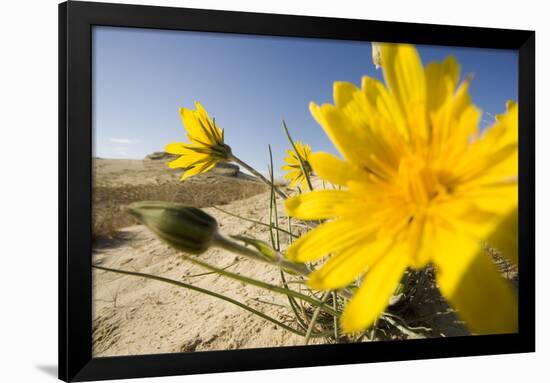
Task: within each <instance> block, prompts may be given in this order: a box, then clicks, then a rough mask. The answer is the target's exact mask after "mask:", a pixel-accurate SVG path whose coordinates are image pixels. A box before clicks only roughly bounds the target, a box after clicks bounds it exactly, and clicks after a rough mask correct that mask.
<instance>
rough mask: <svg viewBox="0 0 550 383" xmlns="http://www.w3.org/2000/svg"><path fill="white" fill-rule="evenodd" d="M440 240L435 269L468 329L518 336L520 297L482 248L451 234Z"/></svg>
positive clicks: (448, 297) (446, 296)
mask: <svg viewBox="0 0 550 383" xmlns="http://www.w3.org/2000/svg"><path fill="white" fill-rule="evenodd" d="M437 238H438V240H437V244H436V246H437V247H438V251H435V252H434V253H436V256H435V259H434V265H435V267H436V277H437V283H438V285H439V289H440V290H441V292H442V294H443V296H444V297H445V298H446V299H447V300H448V301H449V302H450V303H451V305H452V306H453V307H454V308H455V309H457V310H458V315H459V316H460V317H461V318H462V319H463V320H464V322H466V325H467V326H468V328H469V329H470V330H471V331H472V332H474V333H476V334H505V333H513V332H516V331H517V323H518V302H517V296H516V293H515V292H514V291H513V289H512V287H511V286H510V285H509V283H508V282H507V281H505V280H504V279H503V278H502V277H501V276H500V275H499V273H498V271H497V269H496V266H495V265H494V264H493V263H492V262H491V260H490V258H489V255H488V254H486V253H485V252H484V251H483V250H482V249H481V246H480V244H479V243H477V242H476V241H473V240H472V239H471V238H469V237H467V236H464V235H460V234H459V233H457V232H450V231H447V230H441V231H440V233H438V236H437Z"/></svg>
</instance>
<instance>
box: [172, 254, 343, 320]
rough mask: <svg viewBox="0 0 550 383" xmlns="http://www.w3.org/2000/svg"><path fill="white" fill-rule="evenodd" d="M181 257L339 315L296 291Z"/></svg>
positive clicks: (191, 258) (183, 255) (194, 259)
mask: <svg viewBox="0 0 550 383" xmlns="http://www.w3.org/2000/svg"><path fill="white" fill-rule="evenodd" d="M245 249H246V248H245ZM247 250H249V249H247ZM181 256H182V257H183V258H184V259H186V260H188V261H190V262H192V263H195V264H197V265H199V266H201V267H203V268H205V269H207V270H212V271H215V272H217V273H218V274H220V275H223V276H224V277H228V278H231V279H235V280H237V281H239V282H243V283H245V284H249V285H252V286H256V287H259V288H262V289H265V290H269V291H273V292H275V293H279V294H284V295H286V296H293V297H294V298H297V299H301V300H303V301H305V302H308V303H310V304H312V305H314V306H316V307H321V308H322V309H323V310H324V311H326V312H327V313H329V314H331V315H340V314H339V313H338V312H337V311H334V310H333V309H332V307H329V306H327V305H325V304H324V303H322V302H321V301H319V300H317V299H315V298H313V297H310V296H307V295H304V294H301V293H299V292H297V291H294V290H290V289H285V288H283V287H280V286H275V285H271V284H269V283H265V282H262V281H258V280H257V279H253V278H249V277H245V276H244V275H240V274H235V273H232V272H230V271H225V270H222V269H219V268H217V267H215V266H212V265H210V264H209V263H206V262H203V261H201V260H199V259H197V258H196V257H191V256H188V255H185V254H181Z"/></svg>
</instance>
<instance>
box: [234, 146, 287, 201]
mask: <svg viewBox="0 0 550 383" xmlns="http://www.w3.org/2000/svg"><path fill="white" fill-rule="evenodd" d="M229 160H230V161H233V162H236V163H238V164H239V165H241V166H242V167H243V168H245V169H246V170H248V171H249V172H250V173H252V174H254V176H255V177H257V178H258V179H259V180H261V181H262V182H264V183H266V184H267V185H269V187H273V189H274V190H275V192H276V193H277V194H278V195H279V197H281V198H282V199H287V198H288V196H287V195H286V194H285V193H283V192H282V191H281V190H280V189H279V188H278V187H277V186H275V185H273V184H272V183H271V182H270V181H269V180H268V179H267V178H265V177H264V176H263V175H262V174H261V173H260V172H259V171H257V170H256V169H254V168H253V167H252V166H250V165H248V164H247V163H246V162H244V161H243V160H241V159H239V158H238V157H236V156H235V155H234V154H231V156H230V157H229Z"/></svg>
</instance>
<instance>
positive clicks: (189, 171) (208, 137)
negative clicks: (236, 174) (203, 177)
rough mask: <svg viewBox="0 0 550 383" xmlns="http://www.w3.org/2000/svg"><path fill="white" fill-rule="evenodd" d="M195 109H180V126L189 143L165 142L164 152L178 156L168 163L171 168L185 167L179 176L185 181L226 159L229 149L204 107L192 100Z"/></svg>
mask: <svg viewBox="0 0 550 383" xmlns="http://www.w3.org/2000/svg"><path fill="white" fill-rule="evenodd" d="M195 105H196V107H197V109H196V110H190V109H186V108H180V116H181V120H182V121H183V126H184V128H185V130H187V138H188V139H189V141H190V143H186V142H172V143H170V144H168V145H166V152H168V153H170V154H178V155H180V156H181V157H179V158H178V159H176V160H174V161H171V162H170V163H168V166H170V167H171V168H185V169H186V170H185V172H184V173H183V175H182V176H181V179H182V180H185V179H187V178H189V177H191V176H194V175H196V174H199V173H206V172H207V171H209V170H210V169H212V168H213V167H214V166H215V165H216V163H217V162H219V161H228V160H229V159H230V157H231V148H230V147H229V146H228V145H226V144H225V143H224V137H223V129H220V128H218V127H217V126H216V124H215V123H214V121H213V120H211V119H210V117H209V116H208V113H206V110H204V108H203V107H202V106H201V104H199V103H198V102H196V103H195Z"/></svg>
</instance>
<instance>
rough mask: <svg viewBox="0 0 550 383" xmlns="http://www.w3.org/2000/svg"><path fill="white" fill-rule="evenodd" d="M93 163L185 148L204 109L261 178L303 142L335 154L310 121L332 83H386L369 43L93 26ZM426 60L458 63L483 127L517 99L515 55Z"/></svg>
mask: <svg viewBox="0 0 550 383" xmlns="http://www.w3.org/2000/svg"><path fill="white" fill-rule="evenodd" d="M92 33H93V35H92V36H93V40H92V43H93V56H92V57H93V74H92V81H93V105H92V107H93V119H92V122H93V133H94V135H93V137H94V139H93V143H94V156H99V157H103V158H136V159H141V158H143V157H145V155H147V154H149V153H152V152H154V151H162V150H164V146H165V144H166V143H169V142H173V141H185V131H184V128H183V125H182V123H181V120H180V117H179V113H178V108H179V107H187V108H194V102H195V101H199V102H201V103H202V105H203V106H204V107H205V108H206V110H207V111H208V113H209V114H210V116H211V117H214V118H215V119H216V123H217V124H218V125H219V126H220V127H223V128H224V129H225V138H226V142H227V143H228V144H229V145H230V146H231V147H232V148H233V152H234V153H235V154H236V155H237V156H239V157H240V158H241V159H243V160H244V161H246V162H248V163H250V164H251V165H252V166H254V167H256V168H257V169H258V170H261V171H265V169H266V167H267V163H268V150H267V145H268V144H271V146H272V149H273V152H274V160H275V163H276V167H277V168H279V167H280V166H281V165H282V161H283V157H284V151H285V150H286V149H287V148H288V147H289V144H288V141H287V139H286V137H285V135H284V132H283V130H282V124H281V121H282V120H283V119H284V120H285V121H286V123H287V125H288V127H289V129H290V131H291V134H292V135H293V138H294V139H301V140H303V141H305V142H307V143H309V144H310V145H311V147H312V149H313V150H314V151H317V150H324V151H329V152H332V153H336V152H335V149H334V147H333V146H332V144H331V142H330V141H329V140H328V138H327V136H326V135H325V134H324V132H323V130H322V128H321V127H320V126H318V125H317V123H316V122H315V121H314V120H313V118H312V117H311V115H310V113H309V108H308V104H309V102H310V101H315V102H317V103H325V102H332V83H333V82H334V81H350V82H353V83H355V84H357V85H359V84H360V81H361V77H362V76H363V75H369V76H372V77H376V78H379V79H382V72H381V70H376V69H375V67H374V65H373V64H372V58H371V57H372V56H371V45H370V43H368V42H356V41H342V40H320V39H305V38H287V37H264V36H249V35H235V34H221V33H201V32H182V31H162V30H151V29H135V28H118V27H97V26H96V27H93V31H92ZM417 48H418V50H419V52H420V55H421V57H422V61H423V62H424V63H425V64H426V63H428V62H430V61H433V60H439V61H441V60H442V59H444V58H445V57H446V56H448V55H454V56H455V57H456V58H457V59H458V61H459V62H460V64H461V66H462V75H463V76H464V75H465V74H468V73H471V74H473V75H474V81H473V83H472V85H471V88H470V89H471V94H472V97H473V100H474V102H475V103H476V104H477V105H478V106H479V107H481V108H482V109H483V110H484V111H485V113H484V116H483V122H482V124H483V125H488V124H489V123H490V121H491V120H492V119H493V116H494V114H496V113H501V112H502V111H503V110H504V105H505V102H506V100H509V99H512V100H517V53H516V52H515V51H505V50H489V49H477V48H460V47H435V46H417Z"/></svg>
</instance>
